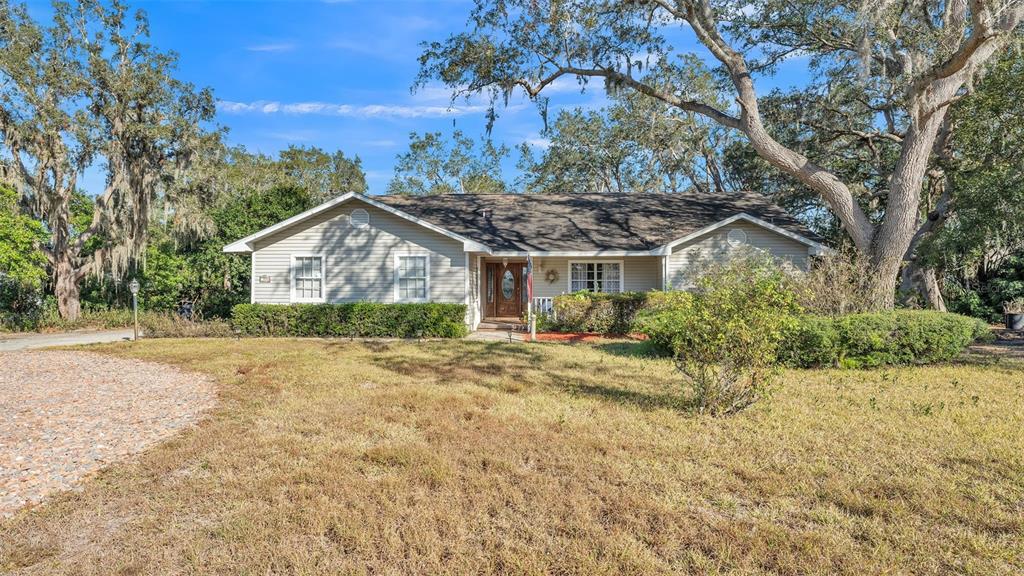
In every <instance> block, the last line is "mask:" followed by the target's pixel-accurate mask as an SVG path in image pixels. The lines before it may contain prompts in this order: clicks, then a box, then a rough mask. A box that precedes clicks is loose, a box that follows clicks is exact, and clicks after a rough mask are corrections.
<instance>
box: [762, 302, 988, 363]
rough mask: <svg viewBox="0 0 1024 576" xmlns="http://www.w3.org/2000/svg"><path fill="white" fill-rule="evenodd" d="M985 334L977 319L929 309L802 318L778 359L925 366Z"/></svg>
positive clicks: (956, 352)
mask: <svg viewBox="0 0 1024 576" xmlns="http://www.w3.org/2000/svg"><path fill="white" fill-rule="evenodd" d="M989 335H990V331H989V329H988V326H987V325H986V324H985V323H984V322H982V321H981V320H978V319H976V318H969V317H967V316H961V315H959V314H949V313H946V312H936V311H931V310H894V311H891V312H878V313H868V314H848V315H845V316H836V317H824V316H802V317H800V318H799V321H798V323H797V325H796V328H794V329H793V330H792V331H791V333H790V334H789V335H788V336H787V338H786V341H785V342H784V344H783V347H782V350H781V351H780V359H781V360H782V362H784V363H785V364H787V365H789V366H794V367H801V368H814V367H823V366H840V367H844V368H870V367H875V366H886V365H899V364H928V363H932V362H942V361H947V360H952V359H953V358H956V357H957V356H958V355H959V354H960V353H961V352H963V350H964V348H966V347H967V346H968V345H970V344H971V343H972V342H974V341H976V340H979V339H984V338H986V337H988V336H989Z"/></svg>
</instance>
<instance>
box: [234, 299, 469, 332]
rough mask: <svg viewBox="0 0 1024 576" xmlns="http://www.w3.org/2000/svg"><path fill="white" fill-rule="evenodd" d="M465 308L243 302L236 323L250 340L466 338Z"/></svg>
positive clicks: (236, 307) (463, 306)
mask: <svg viewBox="0 0 1024 576" xmlns="http://www.w3.org/2000/svg"><path fill="white" fill-rule="evenodd" d="M465 316H466V306H465V305H464V304H434V303H429V304H377V303H372V302H355V303H346V304H291V305H277V304H238V305H237V306H235V307H234V308H232V309H231V324H232V326H233V327H234V328H235V329H236V330H238V331H239V333H240V334H242V335H244V336H321V337H330V336H343V337H367V338H461V337H463V336H465V335H466V333H467V328H466V324H465Z"/></svg>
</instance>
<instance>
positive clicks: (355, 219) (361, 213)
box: [349, 208, 370, 228]
mask: <svg viewBox="0 0 1024 576" xmlns="http://www.w3.org/2000/svg"><path fill="white" fill-rule="evenodd" d="M349 218H350V219H351V221H352V225H353V226H355V227H356V228H366V227H367V226H369V225H370V213H369V212H367V211H366V210H363V209H362V208H356V209H355V210H353V211H352V214H351V215H350V216H349Z"/></svg>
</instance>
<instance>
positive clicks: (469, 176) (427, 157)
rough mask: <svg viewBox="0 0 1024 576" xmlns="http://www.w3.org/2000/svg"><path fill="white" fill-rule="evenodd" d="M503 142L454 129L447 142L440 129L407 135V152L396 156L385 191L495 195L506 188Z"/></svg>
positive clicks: (396, 192) (392, 192) (389, 192)
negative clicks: (496, 143)
mask: <svg viewBox="0 0 1024 576" xmlns="http://www.w3.org/2000/svg"><path fill="white" fill-rule="evenodd" d="M508 155H509V149H508V147H507V146H505V145H501V146H494V143H493V142H491V141H490V140H487V139H485V140H482V141H481V145H480V149H479V150H478V149H477V148H476V145H475V143H474V141H473V139H471V138H469V137H468V136H466V135H465V134H463V133H462V132H461V131H460V130H456V131H455V132H454V133H453V134H452V137H451V140H450V141H448V140H446V139H445V138H444V136H443V135H442V134H441V133H440V132H427V133H425V134H423V136H420V135H419V134H417V133H416V132H413V133H411V134H410V135H409V151H408V152H406V153H404V154H399V155H398V157H397V158H396V165H395V177H394V178H392V180H391V182H389V183H388V194H417V195H424V194H495V193H501V192H505V191H506V186H505V182H504V180H502V177H501V161H502V160H503V159H504V158H505V157H507V156H508Z"/></svg>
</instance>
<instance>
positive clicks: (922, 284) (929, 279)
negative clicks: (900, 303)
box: [900, 260, 946, 312]
mask: <svg viewBox="0 0 1024 576" xmlns="http://www.w3.org/2000/svg"><path fill="white" fill-rule="evenodd" d="M900 293H901V294H902V296H903V299H904V302H905V303H907V304H911V303H914V299H915V297H920V299H921V301H920V302H921V303H922V304H924V305H925V306H927V307H928V308H931V309H932V310H938V311H939V312H945V311H946V301H945V299H944V298H943V297H942V292H941V290H939V279H938V275H937V274H936V272H935V269H934V268H922V267H920V266H918V264H917V262H915V261H914V260H909V261H907V264H906V266H904V267H903V273H902V275H901V276H900Z"/></svg>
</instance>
